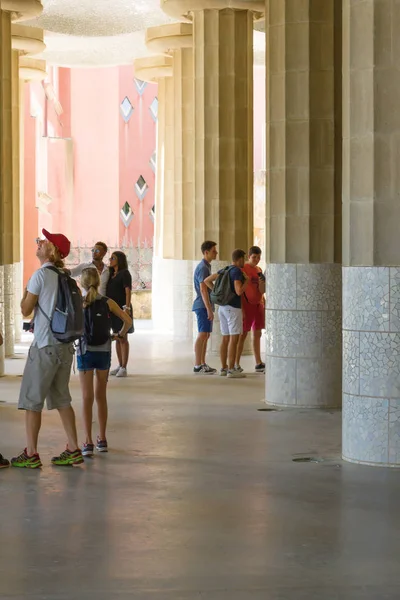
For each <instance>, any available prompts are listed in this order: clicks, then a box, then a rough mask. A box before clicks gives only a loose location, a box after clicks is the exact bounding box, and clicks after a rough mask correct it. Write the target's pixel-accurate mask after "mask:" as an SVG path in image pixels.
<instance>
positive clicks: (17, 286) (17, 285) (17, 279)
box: [13, 262, 23, 343]
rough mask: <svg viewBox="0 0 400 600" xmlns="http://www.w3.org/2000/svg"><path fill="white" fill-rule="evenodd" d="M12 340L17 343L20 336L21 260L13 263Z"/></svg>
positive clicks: (21, 324)
mask: <svg viewBox="0 0 400 600" xmlns="http://www.w3.org/2000/svg"><path fill="white" fill-rule="evenodd" d="M13 269H14V341H15V342H16V343H19V342H20V341H21V338H22V327H23V319H22V314H21V298H22V262H18V263H14V265H13Z"/></svg>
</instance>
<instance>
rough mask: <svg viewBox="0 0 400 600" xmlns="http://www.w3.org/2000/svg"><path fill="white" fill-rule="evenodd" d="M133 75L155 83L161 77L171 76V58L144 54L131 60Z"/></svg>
mask: <svg viewBox="0 0 400 600" xmlns="http://www.w3.org/2000/svg"><path fill="white" fill-rule="evenodd" d="M133 65H134V68H135V77H137V78H138V79H141V81H147V82H148V83H157V80H158V79H162V78H163V77H172V58H171V57H170V56H146V57H144V58H137V59H136V60H135V61H134V62H133Z"/></svg>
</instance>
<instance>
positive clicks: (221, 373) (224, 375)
mask: <svg viewBox="0 0 400 600" xmlns="http://www.w3.org/2000/svg"><path fill="white" fill-rule="evenodd" d="M219 374H220V376H221V377H226V376H227V375H228V369H221V370H220V372H219Z"/></svg>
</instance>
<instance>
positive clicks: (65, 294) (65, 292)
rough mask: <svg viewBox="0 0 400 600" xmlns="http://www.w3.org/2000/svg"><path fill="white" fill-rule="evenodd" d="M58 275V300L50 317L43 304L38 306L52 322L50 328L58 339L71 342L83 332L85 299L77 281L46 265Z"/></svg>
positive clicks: (67, 342) (65, 342) (66, 342)
mask: <svg viewBox="0 0 400 600" xmlns="http://www.w3.org/2000/svg"><path fill="white" fill-rule="evenodd" d="M45 268H46V269H49V270H50V271H54V273H57V275H58V292H57V302H56V306H55V309H54V312H53V315H52V317H51V318H50V317H49V316H48V315H46V313H45V312H44V310H42V308H41V306H40V305H39V304H38V308H39V310H40V311H41V313H42V314H43V315H44V316H45V317H46V319H47V320H48V321H49V323H50V329H51V332H52V334H53V335H54V337H55V338H56V340H58V341H59V342H62V343H63V344H70V343H71V342H74V341H75V340H77V339H79V338H80V337H81V335H82V334H83V301H82V294H81V292H80V289H79V287H78V284H77V283H76V281H75V279H72V277H70V276H69V275H67V274H66V273H65V272H64V271H60V269H57V267H45Z"/></svg>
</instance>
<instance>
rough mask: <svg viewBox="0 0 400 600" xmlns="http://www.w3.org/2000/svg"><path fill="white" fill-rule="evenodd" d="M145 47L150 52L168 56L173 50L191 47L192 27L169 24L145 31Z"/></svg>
mask: <svg viewBox="0 0 400 600" xmlns="http://www.w3.org/2000/svg"><path fill="white" fill-rule="evenodd" d="M146 47H147V49H148V50H149V51H150V52H155V53H157V54H158V53H161V54H167V55H170V54H172V52H173V51H174V50H181V49H182V48H192V47H193V25H192V24H191V23H170V24H168V25H160V26H158V27H149V28H148V29H147V30H146Z"/></svg>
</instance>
